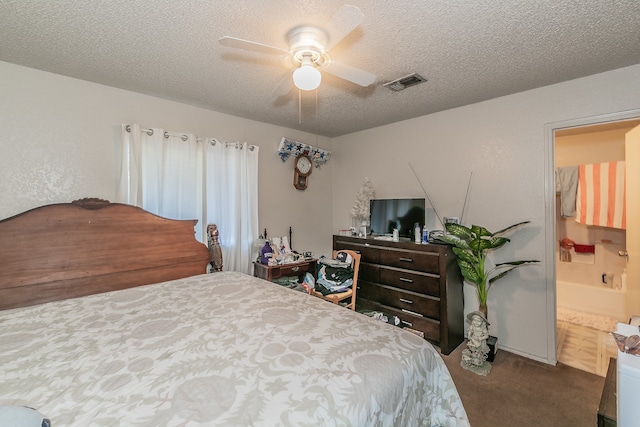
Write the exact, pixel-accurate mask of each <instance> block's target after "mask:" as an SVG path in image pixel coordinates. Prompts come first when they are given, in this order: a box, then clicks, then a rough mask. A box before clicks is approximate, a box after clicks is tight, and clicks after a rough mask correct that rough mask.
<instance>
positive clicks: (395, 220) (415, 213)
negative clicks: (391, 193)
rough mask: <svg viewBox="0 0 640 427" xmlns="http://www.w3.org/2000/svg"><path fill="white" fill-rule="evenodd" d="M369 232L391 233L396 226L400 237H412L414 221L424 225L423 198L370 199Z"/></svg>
mask: <svg viewBox="0 0 640 427" xmlns="http://www.w3.org/2000/svg"><path fill="white" fill-rule="evenodd" d="M369 209H370V213H371V234H373V235H376V236H381V235H392V234H393V229H394V228H397V229H398V233H399V235H400V237H409V238H413V228H414V225H415V223H416V222H417V223H419V224H420V227H422V226H424V224H425V220H426V215H425V213H426V211H425V201H424V199H372V200H371V201H370V202H369Z"/></svg>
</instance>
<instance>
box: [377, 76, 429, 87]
mask: <svg viewBox="0 0 640 427" xmlns="http://www.w3.org/2000/svg"><path fill="white" fill-rule="evenodd" d="M426 81H427V79H425V78H424V77H422V76H421V75H419V74H416V73H413V74H409V75H408V76H404V77H401V78H399V79H396V80H394V81H391V82H387V83H383V84H382V86H384V87H386V88H389V89H391V90H395V91H400V90H403V89H406V88H408V87H409V86H415V85H417V84H418V83H423V82H426Z"/></svg>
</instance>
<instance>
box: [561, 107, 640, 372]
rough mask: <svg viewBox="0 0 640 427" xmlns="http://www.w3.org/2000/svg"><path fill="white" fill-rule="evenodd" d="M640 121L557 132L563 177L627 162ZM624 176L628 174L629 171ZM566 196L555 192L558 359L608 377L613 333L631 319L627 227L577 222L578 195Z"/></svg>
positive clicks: (621, 189) (570, 176) (613, 350)
mask: <svg viewBox="0 0 640 427" xmlns="http://www.w3.org/2000/svg"><path fill="white" fill-rule="evenodd" d="M637 124H640V120H628V121H619V122H612V123H605V124H597V125H589V126H582V127H577V128H570V129H561V130H556V131H555V132H554V145H555V156H554V157H555V167H556V170H557V171H559V172H562V173H561V174H560V176H558V177H557V178H558V180H559V181H562V179H560V178H565V180H564V182H565V183H567V184H570V181H572V180H570V179H566V178H575V177H576V175H575V174H576V173H577V165H606V166H610V165H619V166H621V165H623V163H619V162H624V160H625V134H626V133H627V132H628V131H629V130H631V129H633V128H634V127H635V126H636V125H637ZM604 167H605V166H603V168H604ZM612 167H613V166H612ZM571 174H574V175H573V176H572V175H571ZM619 175H620V176H622V177H624V170H621V171H620V174H619ZM623 182H624V181H623V180H620V183H623ZM573 183H574V185H575V181H573ZM556 190H558V189H556ZM573 190H574V191H575V187H573ZM623 190H624V188H623V187H621V188H620V192H621V194H623V193H624V192H623ZM574 194H575V193H574ZM566 199H567V198H566V197H564V200H563V197H562V196H561V192H559V191H557V192H556V216H555V220H556V236H557V238H558V241H559V244H558V245H557V246H556V253H557V255H556V305H557V306H556V319H557V325H556V326H557V327H556V331H557V357H558V362H561V363H563V364H565V365H568V366H572V367H574V368H577V369H581V370H583V371H586V372H590V373H594V374H597V375H600V376H603V377H604V376H606V372H607V368H608V365H609V359H610V358H611V357H615V356H616V354H617V353H616V345H615V343H614V341H613V339H612V337H611V336H610V334H609V332H610V331H614V330H615V329H616V324H617V322H625V317H626V314H625V313H626V307H625V297H626V286H625V289H623V286H622V281H623V277H624V276H625V275H626V274H625V272H626V259H625V258H623V257H620V256H619V253H620V252H622V251H624V250H625V248H626V231H625V230H624V229H622V228H615V227H604V226H591V225H585V224H581V223H579V222H577V221H576V216H579V214H578V213H575V214H574V212H573V210H575V199H571V200H570V202H572V203H567V200H566ZM569 204H571V205H572V206H568V205H569ZM620 207H621V204H620ZM562 211H564V212H562ZM563 214H564V215H565V216H563Z"/></svg>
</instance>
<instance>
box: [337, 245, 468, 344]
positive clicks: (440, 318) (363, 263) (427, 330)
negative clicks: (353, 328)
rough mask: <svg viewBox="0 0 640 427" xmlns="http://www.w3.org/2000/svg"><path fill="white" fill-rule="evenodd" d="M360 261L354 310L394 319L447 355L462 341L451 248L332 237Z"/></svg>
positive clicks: (460, 294) (458, 285)
mask: <svg viewBox="0 0 640 427" xmlns="http://www.w3.org/2000/svg"><path fill="white" fill-rule="evenodd" d="M333 249H334V250H340V249H351V250H354V251H356V252H358V253H360V255H361V260H360V273H359V278H358V293H357V301H356V304H357V307H358V309H363V310H375V311H380V312H383V313H385V314H387V315H392V316H397V317H398V318H399V319H400V321H401V322H402V324H403V326H406V327H410V328H412V329H416V330H418V331H421V332H423V333H424V336H425V338H426V339H428V340H429V341H431V342H432V343H434V344H436V345H438V346H439V347H440V351H441V352H442V353H443V354H449V353H451V352H452V351H453V350H454V349H455V348H456V347H458V345H460V343H462V341H463V339H464V313H463V310H464V308H463V288H462V276H461V274H460V269H459V268H458V264H457V262H456V256H455V254H454V253H453V251H452V250H451V248H450V247H449V246H446V245H436V244H426V245H423V244H416V243H413V242H410V241H408V240H404V241H400V242H392V241H387V240H378V239H373V238H361V237H349V236H338V235H334V236H333Z"/></svg>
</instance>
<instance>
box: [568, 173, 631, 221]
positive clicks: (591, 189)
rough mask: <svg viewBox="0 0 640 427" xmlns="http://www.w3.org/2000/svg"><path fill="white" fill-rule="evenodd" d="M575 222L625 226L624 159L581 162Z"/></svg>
mask: <svg viewBox="0 0 640 427" xmlns="http://www.w3.org/2000/svg"><path fill="white" fill-rule="evenodd" d="M576 222H579V223H581V224H586V225H598V226H602V227H612V228H621V229H626V222H627V221H626V215H625V163H624V161H619V162H607V163H594V164H589V165H580V167H579V171H578V190H577V197H576Z"/></svg>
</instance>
